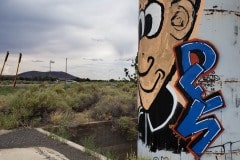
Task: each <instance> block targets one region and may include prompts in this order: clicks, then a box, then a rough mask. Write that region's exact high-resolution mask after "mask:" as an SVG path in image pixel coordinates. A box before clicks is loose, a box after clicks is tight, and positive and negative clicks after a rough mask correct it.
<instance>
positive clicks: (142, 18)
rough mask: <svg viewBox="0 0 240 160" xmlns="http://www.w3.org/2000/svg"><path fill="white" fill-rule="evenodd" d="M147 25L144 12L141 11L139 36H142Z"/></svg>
mask: <svg viewBox="0 0 240 160" xmlns="http://www.w3.org/2000/svg"><path fill="white" fill-rule="evenodd" d="M144 26H145V15H144V12H143V11H141V12H140V14H139V26H138V27H139V30H138V32H139V38H140V37H142V36H143V35H144V28H145V27H144Z"/></svg>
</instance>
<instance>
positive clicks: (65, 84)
mask: <svg viewBox="0 0 240 160" xmlns="http://www.w3.org/2000/svg"><path fill="white" fill-rule="evenodd" d="M67 60H68V59H67V58H66V68H65V88H66V87H67Z"/></svg>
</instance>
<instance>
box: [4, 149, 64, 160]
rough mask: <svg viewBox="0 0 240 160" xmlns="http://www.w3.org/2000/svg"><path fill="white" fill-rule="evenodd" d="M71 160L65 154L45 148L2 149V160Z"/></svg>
mask: <svg viewBox="0 0 240 160" xmlns="http://www.w3.org/2000/svg"><path fill="white" fill-rule="evenodd" d="M16 158H17V159H18V160H33V159H34V160H46V159H49V160H69V159H68V158H66V157H65V156H64V155H63V154H61V153H59V152H56V151H55V150H53V149H49V148H45V147H34V148H13V149H1V150H0V160H13V159H16Z"/></svg>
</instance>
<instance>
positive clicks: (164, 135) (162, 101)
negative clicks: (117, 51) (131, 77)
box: [138, 0, 201, 153]
mask: <svg viewBox="0 0 240 160" xmlns="http://www.w3.org/2000/svg"><path fill="white" fill-rule="evenodd" d="M200 6H201V0H140V6H139V9H140V11H139V48H138V71H139V73H138V75H139V83H138V91H139V128H138V130H139V139H140V140H141V141H142V142H143V143H144V144H145V145H146V146H147V147H148V148H149V149H150V151H151V152H156V151H157V150H162V149H166V150H171V151H173V152H175V153H180V152H181V150H182V148H184V150H186V146H187V144H188V141H185V140H184V139H182V138H179V137H176V133H175V132H173V130H172V129H173V126H174V124H175V123H176V121H177V119H178V117H179V115H180V113H181V112H182V110H183V109H184V107H185V104H184V103H182V101H183V99H184V98H183V97H179V94H178V91H177V90H176V89H175V83H176V80H177V72H176V63H175V55H174V51H173V48H174V46H176V45H177V44H179V43H182V42H185V41H187V40H188V39H189V37H190V35H191V34H192V32H193V30H194V27H195V22H196V20H197V17H198V12H199V8H200Z"/></svg>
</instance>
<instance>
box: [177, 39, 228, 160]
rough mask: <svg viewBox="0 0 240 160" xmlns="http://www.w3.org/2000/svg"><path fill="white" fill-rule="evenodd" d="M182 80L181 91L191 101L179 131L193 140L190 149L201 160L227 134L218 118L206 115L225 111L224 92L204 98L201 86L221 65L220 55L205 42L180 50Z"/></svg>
mask: <svg viewBox="0 0 240 160" xmlns="http://www.w3.org/2000/svg"><path fill="white" fill-rule="evenodd" d="M176 57H177V64H178V71H179V74H180V79H179V83H178V87H179V88H180V90H181V91H182V92H183V93H184V94H185V97H186V98H187V99H188V106H187V107H186V109H185V110H184V111H183V114H182V116H181V117H180V119H179V121H178V122H177V124H176V127H175V131H176V132H177V133H178V134H180V135H181V136H182V137H183V138H184V139H187V138H190V139H191V140H190V143H189V144H188V149H189V150H190V151H191V152H193V154H194V155H195V156H197V157H201V156H202V154H203V153H204V151H206V149H207V148H208V147H209V145H210V144H211V143H212V142H213V141H214V139H215V138H216V137H217V136H218V135H219V134H220V133H221V132H222V131H223V127H222V126H221V124H220V122H219V121H218V120H217V118H216V116H215V115H206V114H208V113H211V112H212V111H214V110H216V109H220V108H222V107H224V101H223V98H222V95H221V93H220V92H215V93H212V94H211V95H208V96H207V97H203V93H204V88H202V86H200V85H198V84H197V80H198V79H199V77H200V76H203V75H206V74H208V73H209V72H210V71H211V70H212V69H214V67H215V66H216V63H217V52H216V51H215V50H214V49H213V47H211V46H210V45H209V44H207V43H206V42H203V41H194V42H187V43H185V44H183V45H180V46H178V47H176Z"/></svg>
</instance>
